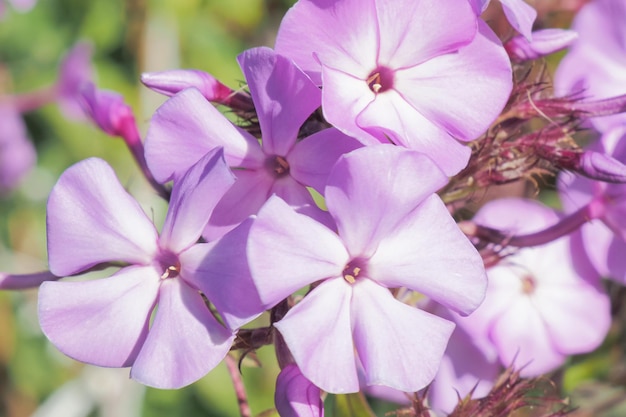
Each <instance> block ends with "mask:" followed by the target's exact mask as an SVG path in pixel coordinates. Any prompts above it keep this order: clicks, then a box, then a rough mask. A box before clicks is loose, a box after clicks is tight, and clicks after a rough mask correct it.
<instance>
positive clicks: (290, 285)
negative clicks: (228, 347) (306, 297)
mask: <svg viewBox="0 0 626 417" xmlns="http://www.w3.org/2000/svg"><path fill="white" fill-rule="evenodd" d="M248 262H249V264H250V271H251V273H252V277H253V279H254V282H255V285H256V287H257V290H258V291H259V295H260V298H261V300H262V302H263V303H264V305H265V306H266V308H268V307H272V306H274V305H275V304H276V303H278V302H279V301H281V300H283V299H284V298H286V297H287V296H289V295H291V294H292V293H293V292H295V291H297V290H299V289H300V288H302V287H304V286H306V285H308V284H311V283H313V282H315V281H318V280H320V279H324V278H333V277H340V276H341V275H342V272H343V269H344V267H345V265H346V263H347V262H348V253H347V252H346V249H345V248H344V246H343V244H342V243H341V240H339V238H338V237H337V235H336V234H334V233H333V232H332V231H330V230H329V229H327V228H326V227H324V226H322V225H321V224H319V223H317V222H316V221H315V220H312V219H310V218H309V217H307V216H304V215H302V214H298V213H296V212H295V211H294V210H293V209H292V208H291V207H289V206H288V205H287V204H286V203H285V202H284V201H283V200H281V199H280V198H278V197H275V196H273V197H271V198H270V199H269V200H268V201H267V203H266V204H265V205H264V206H263V207H262V208H261V210H260V211H259V214H258V216H257V218H256V219H255V220H254V223H253V224H252V227H251V229H250V237H249V242H248Z"/></svg>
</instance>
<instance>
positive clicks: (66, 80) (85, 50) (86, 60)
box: [55, 42, 94, 119]
mask: <svg viewBox="0 0 626 417" xmlns="http://www.w3.org/2000/svg"><path fill="white" fill-rule="evenodd" d="M92 54H93V47H92V45H91V44H90V43H88V42H79V43H77V44H76V45H74V46H73V47H72V49H70V50H69V51H68V52H67V53H66V54H65V56H64V57H63V60H62V61H61V65H60V66H59V75H58V78H57V82H56V86H55V88H56V99H57V102H58V104H59V106H60V107H61V110H62V111H63V113H64V114H65V116H66V117H68V118H71V119H83V118H84V117H85V113H84V110H83V107H82V105H81V100H82V99H81V92H82V90H83V88H84V87H85V85H86V84H87V83H89V82H91V81H92V80H93V78H94V74H93V72H94V71H93V67H92V65H91V56H92Z"/></svg>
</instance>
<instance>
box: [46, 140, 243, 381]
mask: <svg viewBox="0 0 626 417" xmlns="http://www.w3.org/2000/svg"><path fill="white" fill-rule="evenodd" d="M233 182H234V178H233V176H232V174H231V172H230V170H229V169H228V167H227V166H226V164H225V162H224V160H223V155H222V152H221V150H220V149H216V150H215V151H212V152H210V153H208V154H206V155H205V156H204V157H203V158H202V159H201V160H200V161H198V163H197V164H195V165H194V166H193V167H191V169H190V170H189V171H188V172H187V173H186V174H185V175H183V176H181V178H180V179H179V180H178V181H177V182H176V183H175V184H174V188H173V190H172V197H171V201H170V209H169V211H168V213H167V216H166V218H165V223H164V226H163V229H162V231H161V235H160V236H159V235H158V234H157V231H156V229H155V227H154V225H153V224H152V222H151V220H150V219H149V218H148V217H147V216H146V215H145V213H144V212H143V211H142V210H141V208H140V206H139V205H138V203H137V202H136V201H135V200H134V199H133V198H132V197H131V196H130V195H129V194H128V193H126V191H125V190H124V189H123V188H122V186H121V184H120V183H119V181H118V180H117V178H116V176H115V174H114V172H113V170H112V169H111V167H110V166H109V165H108V164H106V163H105V162H104V161H102V160H100V159H96V158H92V159H88V160H85V161H82V162H79V163H78V164H76V165H74V166H72V167H70V168H69V169H68V170H66V171H65V172H64V173H63V174H62V175H61V177H60V179H59V181H58V183H57V184H56V185H55V186H54V188H53V190H52V192H51V194H50V199H49V201H48V213H47V226H48V254H49V263H50V270H51V271H52V273H54V274H55V275H57V276H68V275H75V274H78V273H80V272H83V271H86V270H89V269H90V268H92V267H94V266H96V265H100V264H103V263H105V264H107V263H111V262H121V263H123V264H125V265H126V266H124V267H123V268H121V269H120V270H119V271H117V272H116V273H115V274H113V275H112V276H111V277H109V278H104V279H96V280H89V281H72V282H68V281H58V282H46V283H44V284H43V285H42V286H41V289H40V292H39V321H40V324H41V328H42V330H43V332H44V333H45V335H46V336H47V337H48V338H49V339H50V341H52V343H53V344H54V345H55V346H56V347H57V348H58V349H59V350H60V351H61V352H63V353H65V354H66V355H68V356H70V357H72V358H74V359H77V360H80V361H82V362H87V363H90V364H95V365H99V366H106V367H127V366H132V368H131V372H130V375H131V377H132V378H133V379H135V380H137V381H139V382H141V383H143V384H146V385H150V386H154V387H159V388H178V387H182V386H184V385H187V384H190V383H192V382H194V381H196V380H197V379H199V378H200V377H202V376H204V375H205V374H206V373H207V372H208V371H209V370H211V369H212V368H213V367H215V366H216V365H217V364H218V363H219V362H220V361H221V360H222V359H223V358H224V356H225V355H226V354H227V353H228V350H229V349H230V346H231V344H232V341H233V339H234V334H233V331H232V330H231V329H232V327H231V329H228V328H226V327H224V326H222V325H221V324H220V323H219V322H218V321H217V320H216V319H215V318H214V316H213V315H212V313H211V312H210V310H209V308H208V307H207V305H206V303H205V300H204V298H203V295H202V294H201V293H200V292H202V293H203V294H204V296H206V297H207V298H209V299H211V298H213V294H214V292H213V290H214V287H215V285H219V284H215V282H216V281H217V282H218V283H219V279H220V277H219V276H215V275H206V274H203V273H199V272H198V269H197V265H198V264H200V263H206V258H207V253H208V254H210V253H211V248H214V247H215V246H214V245H215V242H212V243H209V244H197V243H196V242H197V241H198V238H199V237H200V234H201V232H202V230H203V228H204V226H205V224H206V222H207V221H208V217H209V215H210V213H211V210H212V209H213V207H214V206H215V205H216V204H217V202H218V201H219V199H220V197H221V196H222V195H223V194H224V193H225V192H226V191H227V190H228V188H230V187H231V185H232V184H233ZM222 261H223V262H231V263H236V262H237V260H230V259H226V258H224V259H222ZM220 295H221V294H220ZM230 299H231V300H233V301H234V300H235V297H231V298H230ZM227 302H228V301H227V300H225V299H221V300H220V305H219V306H218V304H215V306H216V307H217V309H218V311H220V313H223V310H220V307H221V306H223V305H224V304H225V303H227ZM242 302H245V301H242ZM155 309H156V312H155ZM151 315H154V317H153V319H151Z"/></svg>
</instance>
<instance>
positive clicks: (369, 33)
mask: <svg viewBox="0 0 626 417" xmlns="http://www.w3.org/2000/svg"><path fill="white" fill-rule="evenodd" d="M377 24H378V23H377V21H376V10H375V1H374V0H343V1H334V0H303V1H299V2H297V3H296V4H295V5H294V6H293V7H292V8H291V9H289V11H288V12H287V13H286V14H285V17H284V18H283V20H282V23H281V25H280V28H279V29H278V35H277V36H276V46H275V49H276V52H278V53H279V54H283V55H285V56H288V57H289V58H291V59H293V60H294V61H295V62H296V64H298V66H299V67H300V68H302V69H303V70H304V71H305V72H307V73H308V74H309V75H310V76H311V78H312V79H313V81H314V82H315V83H316V84H318V85H319V84H321V78H320V64H319V62H321V63H324V64H332V66H333V67H335V68H338V69H341V70H342V71H344V72H346V73H348V74H352V75H355V76H357V77H358V78H361V79H363V80H365V79H366V78H367V76H368V74H369V72H370V71H372V70H373V69H374V68H376V59H377V56H378V50H379V46H378V42H379V40H378V33H377V31H376V30H374V28H376V27H377ZM314 54H315V55H316V56H318V57H319V61H318V60H316V59H315V58H314V57H313V55H314Z"/></svg>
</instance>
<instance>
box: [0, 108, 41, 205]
mask: <svg viewBox="0 0 626 417" xmlns="http://www.w3.org/2000/svg"><path fill="white" fill-rule="evenodd" d="M0 120H1V121H2V123H0V195H2V194H4V193H7V192H9V191H10V190H12V189H14V188H15V187H16V186H17V185H18V184H19V182H20V181H21V180H22V178H24V176H25V175H26V174H27V173H28V172H29V171H30V170H31V168H32V167H33V166H34V165H35V161H36V159H37V154H36V152H35V147H34V146H33V144H32V142H31V141H30V140H29V139H28V136H27V133H26V125H25V124H24V120H23V119H22V116H21V114H20V113H19V112H18V111H17V109H15V108H14V107H13V106H11V105H10V104H9V103H2V104H0Z"/></svg>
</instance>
